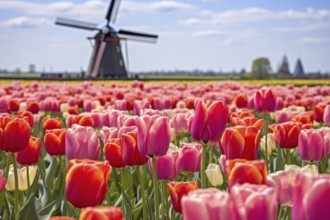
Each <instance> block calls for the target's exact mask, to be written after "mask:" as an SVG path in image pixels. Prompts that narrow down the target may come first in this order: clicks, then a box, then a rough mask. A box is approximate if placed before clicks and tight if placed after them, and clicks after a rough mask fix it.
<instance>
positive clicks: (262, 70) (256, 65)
mask: <svg viewBox="0 0 330 220" xmlns="http://www.w3.org/2000/svg"><path fill="white" fill-rule="evenodd" d="M271 71H272V67H271V65H270V62H269V59H268V58H266V57H259V58H257V59H255V60H253V63H252V71H251V77H252V78H253V79H267V78H268V77H269V74H270V73H271Z"/></svg>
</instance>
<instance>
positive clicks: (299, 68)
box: [293, 58, 305, 77]
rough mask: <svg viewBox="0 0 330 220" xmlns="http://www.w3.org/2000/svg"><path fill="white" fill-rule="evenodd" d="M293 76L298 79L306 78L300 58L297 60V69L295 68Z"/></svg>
mask: <svg viewBox="0 0 330 220" xmlns="http://www.w3.org/2000/svg"><path fill="white" fill-rule="evenodd" d="M293 75H294V76H296V77H304V76H305V71H304V67H303V65H302V62H301V60H300V58H298V60H297V63H296V67H295V68H294V72H293Z"/></svg>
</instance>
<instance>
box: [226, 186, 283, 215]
mask: <svg viewBox="0 0 330 220" xmlns="http://www.w3.org/2000/svg"><path fill="white" fill-rule="evenodd" d="M230 196H231V198H232V201H233V204H234V213H233V214H234V216H235V219H236V220H244V219H251V220H252V219H265V220H272V219H274V220H276V219H277V206H278V203H277V193H276V190H275V189H274V188H272V187H268V186H266V185H253V184H249V183H245V184H243V185H235V186H233V187H232V188H231V190H230Z"/></svg>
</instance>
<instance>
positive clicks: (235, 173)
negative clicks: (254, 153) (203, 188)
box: [226, 159, 267, 189]
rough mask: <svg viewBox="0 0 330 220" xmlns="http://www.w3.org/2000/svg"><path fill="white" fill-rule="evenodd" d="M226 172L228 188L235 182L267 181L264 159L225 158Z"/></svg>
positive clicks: (255, 182) (262, 182) (263, 182)
mask: <svg viewBox="0 0 330 220" xmlns="http://www.w3.org/2000/svg"><path fill="white" fill-rule="evenodd" d="M226 172H227V175H228V187H229V189H230V188H231V187H232V186H234V185H235V184H243V183H251V184H266V183H267V165H266V163H265V161H264V160H253V161H248V160H243V159H235V160H227V161H226Z"/></svg>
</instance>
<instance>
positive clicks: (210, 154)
mask: <svg viewBox="0 0 330 220" xmlns="http://www.w3.org/2000/svg"><path fill="white" fill-rule="evenodd" d="M212 161H213V147H212V146H209V164H211V163H212Z"/></svg>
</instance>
